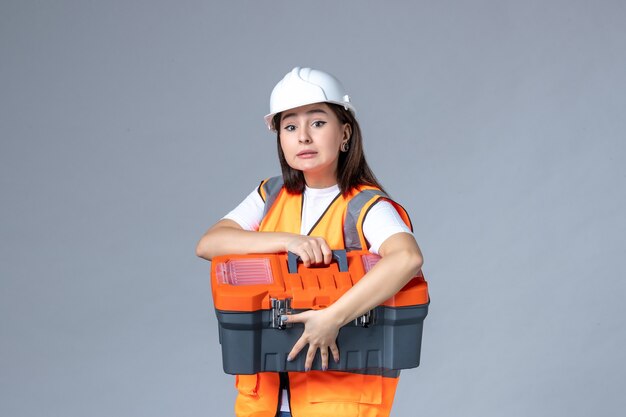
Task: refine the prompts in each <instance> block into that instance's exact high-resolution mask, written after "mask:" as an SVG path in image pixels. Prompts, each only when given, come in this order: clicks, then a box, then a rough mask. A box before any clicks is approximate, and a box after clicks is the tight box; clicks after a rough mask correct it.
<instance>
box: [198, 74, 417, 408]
mask: <svg viewBox="0 0 626 417" xmlns="http://www.w3.org/2000/svg"><path fill="white" fill-rule="evenodd" d="M270 111H271V112H270V114H268V115H267V116H266V117H265V120H266V123H267V125H268V127H269V128H270V129H271V130H274V131H276V133H277V142H278V156H279V160H280V164H281V168H282V177H275V178H270V179H268V180H265V181H263V182H262V183H261V185H260V186H259V187H258V188H257V189H255V190H254V191H253V192H252V193H251V194H250V195H249V196H248V197H247V198H246V199H245V200H244V201H243V202H242V203H241V204H240V205H239V206H238V207H237V208H235V209H234V210H233V211H231V212H230V213H229V214H228V215H226V216H225V217H224V218H223V219H221V220H220V221H219V222H217V223H216V224H215V225H214V226H212V227H211V228H210V229H209V230H208V231H207V232H206V233H205V234H204V236H203V237H202V238H201V240H200V242H199V243H198V246H197V249H196V253H197V255H198V256H200V257H202V258H205V259H208V260H210V259H212V258H213V257H214V256H218V255H224V254H245V253H279V252H286V251H291V252H294V253H295V254H297V255H299V256H300V258H301V259H302V262H303V263H304V265H305V266H307V267H308V266H310V265H312V264H322V263H324V264H329V263H330V261H331V257H332V255H331V249H344V248H345V249H348V250H352V249H361V248H363V249H369V251H370V252H373V253H377V254H379V255H380V256H381V257H382V259H381V260H380V261H379V262H378V263H377V264H376V266H375V267H374V268H372V269H371V270H370V271H369V272H368V273H367V274H366V275H365V276H364V277H363V278H362V279H361V280H360V281H359V282H358V283H357V284H356V285H354V287H353V288H351V289H350V290H349V291H347V292H346V293H345V294H344V295H343V296H342V297H341V298H340V299H339V300H337V301H336V302H335V303H334V304H332V305H330V306H329V307H327V308H325V309H323V310H310V311H305V312H303V313H300V314H293V315H290V316H288V317H287V320H288V321H289V322H291V323H303V324H304V332H303V334H302V336H301V338H300V339H299V340H298V341H297V342H296V344H295V345H294V346H293V349H292V350H291V352H290V354H289V357H288V360H293V359H294V358H295V357H296V356H297V355H299V354H301V351H302V354H306V360H305V369H306V371H307V372H289V373H288V374H287V373H281V375H279V374H277V373H270V372H266V373H259V374H256V375H238V376H237V381H236V385H237V389H238V391H239V395H238V397H237V401H236V405H235V410H236V413H237V416H239V417H252V416H259V417H260V416H267V417H273V416H276V415H281V416H289V415H290V414H289V411H290V410H291V412H292V413H293V415H295V416H297V417H302V416H304V417H313V416H315V417H319V416H346V417H347V416H359V417H366V416H367V417H371V416H387V415H389V412H390V410H391V405H392V402H393V396H394V393H395V389H396V384H397V380H398V378H397V377H388V376H384V375H364V374H358V373H348V372H332V371H326V369H327V368H328V361H329V356H332V358H333V359H334V360H335V361H337V362H338V361H339V355H340V352H339V350H338V348H337V345H336V343H335V341H336V339H337V334H338V332H339V328H340V327H341V326H343V325H345V324H346V323H349V322H351V321H352V320H354V319H355V318H357V317H359V316H361V315H363V314H364V313H366V312H367V311H369V310H371V309H372V308H374V307H375V306H377V305H379V304H381V303H383V302H384V301H385V300H387V299H388V298H390V297H391V296H392V295H394V294H395V293H396V292H398V290H400V289H401V288H402V287H403V286H404V285H405V284H406V283H407V282H408V281H409V280H410V279H411V278H412V277H413V276H415V275H416V274H417V273H418V272H419V270H420V268H421V266H422V254H421V252H420V249H419V247H418V245H417V243H416V241H415V239H414V237H413V234H412V232H411V230H410V222H409V220H408V216H407V215H406V213H405V212H404V209H402V207H400V206H399V205H398V204H396V203H395V202H394V201H392V200H390V199H389V198H388V197H387V196H386V195H385V194H384V192H383V191H382V187H381V186H380V184H379V183H378V181H377V180H376V178H375V177H374V175H373V173H372V172H371V170H370V168H369V167H368V165H367V162H366V161H365V157H364V154H363V147H362V138H361V131H360V128H359V125H358V122H357V121H356V119H355V117H354V111H355V110H354V107H353V106H352V103H351V102H350V97H349V96H348V95H347V94H346V92H345V90H344V88H343V86H342V85H341V83H340V82H339V81H338V80H337V79H336V78H334V77H333V76H332V75H330V74H328V73H325V72H322V71H319V70H314V69H310V68H299V67H296V68H294V69H293V70H292V71H291V72H290V73H288V74H287V75H286V76H285V77H284V78H283V79H282V80H281V81H280V82H279V83H278V84H277V85H276V86H275V87H274V90H273V91H272V95H271V99H270ZM259 232H260V233H259ZM307 345H308V348H307V349H306V352H305V351H304V350H305V347H307ZM318 350H319V354H320V357H321V362H322V370H321V371H311V370H310V369H311V365H312V363H313V359H314V357H315V355H316V352H317V351H318Z"/></svg>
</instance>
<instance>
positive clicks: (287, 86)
mask: <svg viewBox="0 0 626 417" xmlns="http://www.w3.org/2000/svg"><path fill="white" fill-rule="evenodd" d="M322 102H325V103H334V104H339V105H340V106H343V107H344V108H345V109H346V110H350V111H351V112H352V114H355V113H356V110H355V109H354V106H353V105H352V103H350V96H349V95H348V93H346V90H345V88H343V85H341V82H340V81H339V80H338V79H336V78H335V77H333V76H332V75H330V74H329V73H327V72H323V71H320V70H316V69H312V68H300V67H295V68H294V69H292V70H291V72H289V73H288V74H287V75H285V77H284V78H283V79H282V80H280V81H279V82H278V84H276V86H275V87H274V89H273V90H272V95H271V97H270V114H268V115H267V116H265V123H266V124H267V127H268V128H269V129H270V130H274V131H275V130H276V128H275V126H274V123H273V120H272V119H273V118H274V115H275V114H276V113H280V112H283V111H285V110H289V109H293V108H295V107H300V106H304V105H307V104H313V103H322Z"/></svg>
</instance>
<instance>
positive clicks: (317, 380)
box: [306, 371, 383, 405]
mask: <svg viewBox="0 0 626 417" xmlns="http://www.w3.org/2000/svg"><path fill="white" fill-rule="evenodd" d="M306 376H307V378H306V387H307V397H308V401H309V402H310V403H333V402H343V403H359V404H372V405H380V404H382V397H383V395H382V392H383V377H382V376H380V375H363V374H352V373H349V372H330V371H326V372H322V371H311V372H307V374H306Z"/></svg>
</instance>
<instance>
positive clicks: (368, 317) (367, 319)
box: [354, 310, 374, 327]
mask: <svg viewBox="0 0 626 417" xmlns="http://www.w3.org/2000/svg"><path fill="white" fill-rule="evenodd" d="M372 313H373V311H372V310H370V311H368V312H367V313H365V314H363V315H362V316H360V317H357V318H356V319H354V325H355V326H361V327H369V326H370V324H372V322H373V319H374V315H373V314H372Z"/></svg>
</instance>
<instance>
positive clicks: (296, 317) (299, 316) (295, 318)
mask: <svg viewBox="0 0 626 417" xmlns="http://www.w3.org/2000/svg"><path fill="white" fill-rule="evenodd" d="M304 313H305V312H303V313H296V314H285V315H282V316H281V317H280V318H281V319H282V320H283V321H284V322H287V321H288V322H289V323H302V322H304V320H305V319H306V315H305V314H304ZM303 316H304V317H303Z"/></svg>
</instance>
